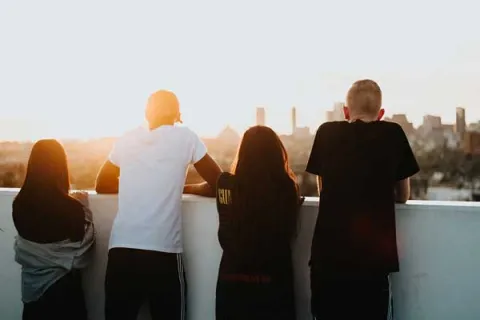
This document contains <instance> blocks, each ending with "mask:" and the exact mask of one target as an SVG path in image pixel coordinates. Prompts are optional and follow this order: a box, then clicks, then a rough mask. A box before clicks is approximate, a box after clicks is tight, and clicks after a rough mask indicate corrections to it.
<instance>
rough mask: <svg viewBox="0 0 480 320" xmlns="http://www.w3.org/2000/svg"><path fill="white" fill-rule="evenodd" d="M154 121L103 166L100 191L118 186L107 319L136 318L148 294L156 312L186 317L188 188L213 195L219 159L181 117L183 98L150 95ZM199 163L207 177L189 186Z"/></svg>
mask: <svg viewBox="0 0 480 320" xmlns="http://www.w3.org/2000/svg"><path fill="white" fill-rule="evenodd" d="M145 117H146V120H147V122H148V126H146V127H139V128H137V129H134V130H132V131H130V132H128V133H126V134H125V135H124V136H122V137H121V138H120V139H118V141H117V142H116V143H115V146H114V148H113V150H112V151H111V153H110V156H109V159H108V160H107V161H106V162H105V164H104V165H103V166H102V168H101V170H100V172H99V174H98V177H97V183H96V191H97V193H117V192H118V212H117V216H116V218H115V220H114V223H113V227H112V233H111V236H110V246H109V253H108V265H107V272H106V278H105V316H106V320H123V319H124V320H130V319H131V320H134V319H136V318H137V314H138V311H139V309H140V307H141V305H142V304H143V303H144V302H145V301H148V302H149V305H150V312H151V316H152V319H153V320H155V319H169V320H170V319H172V320H175V319H179V320H181V319H182V320H183V319H185V296H186V286H185V274H184V269H183V261H182V256H181V254H182V251H183V245H182V215H181V198H182V193H183V192H184V191H185V192H188V193H194V194H199V195H204V196H215V192H214V190H215V184H216V181H217V179H218V176H219V175H220V173H221V169H220V167H219V166H218V165H217V163H216V162H215V161H214V160H213V159H212V158H211V157H210V156H209V155H208V153H207V150H206V147H205V145H204V144H203V143H202V141H201V140H200V138H199V137H198V136H197V135H196V134H195V133H194V132H193V131H191V130H190V129H188V128H187V127H183V126H176V125H175V124H176V123H178V122H181V120H180V108H179V103H178V99H177V97H176V96H175V94H174V93H172V92H170V91H165V90H161V91H157V92H155V93H154V94H152V95H151V96H150V98H149V100H148V103H147V108H146V112H145ZM190 164H194V166H195V168H196V170H197V171H198V173H199V174H200V175H201V176H202V178H203V179H205V183H202V184H197V185H189V186H185V177H186V172H187V169H188V167H189V165H190Z"/></svg>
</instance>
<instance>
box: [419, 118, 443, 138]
mask: <svg viewBox="0 0 480 320" xmlns="http://www.w3.org/2000/svg"><path fill="white" fill-rule="evenodd" d="M441 129H442V118H441V117H438V116H432V115H426V116H424V117H423V124H422V125H421V126H420V128H419V133H420V135H422V136H427V135H429V134H430V133H432V131H434V130H435V131H437V130H441Z"/></svg>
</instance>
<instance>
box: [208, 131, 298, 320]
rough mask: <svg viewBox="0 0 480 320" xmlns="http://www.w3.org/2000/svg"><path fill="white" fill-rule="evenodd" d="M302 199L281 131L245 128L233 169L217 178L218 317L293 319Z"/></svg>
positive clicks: (231, 318)
mask: <svg viewBox="0 0 480 320" xmlns="http://www.w3.org/2000/svg"><path fill="white" fill-rule="evenodd" d="M299 204H300V198H299V195H298V187H297V184H296V181H295V177H294V174H293V172H292V171H291V169H290V167H289V165H288V159H287V154H286V151H285V149H284V147H283V145H282V143H281V141H280V139H279V138H278V136H277V135H276V134H275V132H274V131H273V130H271V129H270V128H267V127H262V126H257V127H252V128H250V129H249V130H247V132H245V134H244V137H243V139H242V142H241V144H240V148H239V151H238V154H237V160H236V161H235V164H234V169H233V172H232V173H223V174H222V175H221V176H220V178H219V180H218V183H217V209H218V214H219V222H220V223H219V229H218V239H219V242H220V245H221V246H222V249H223V254H222V260H221V263H220V268H219V275H218V282H217V296H216V319H218V320H222V319H225V320H235V319H252V320H253V319H279V320H280V319H284V320H291V319H294V318H295V307H294V294H293V268H292V256H291V241H292V239H293V237H294V235H295V232H296V221H297V216H298V210H299Z"/></svg>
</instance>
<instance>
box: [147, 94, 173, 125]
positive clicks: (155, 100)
mask: <svg viewBox="0 0 480 320" xmlns="http://www.w3.org/2000/svg"><path fill="white" fill-rule="evenodd" d="M179 112H180V106H179V102H178V99H177V96H176V95H175V93H173V92H172V91H168V90H159V91H157V92H154V93H153V94H152V95H151V96H150V97H149V98H148V103H147V107H146V109H145V117H146V118H147V120H148V121H152V120H153V119H154V118H162V117H167V118H169V117H175V116H177V114H178V113H179Z"/></svg>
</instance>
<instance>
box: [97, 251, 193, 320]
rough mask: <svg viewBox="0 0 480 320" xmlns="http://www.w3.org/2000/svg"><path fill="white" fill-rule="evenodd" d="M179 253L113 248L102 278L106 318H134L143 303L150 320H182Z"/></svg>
mask: <svg viewBox="0 0 480 320" xmlns="http://www.w3.org/2000/svg"><path fill="white" fill-rule="evenodd" d="M185 297H186V285H185V272H184V270H183V261H182V256H181V254H176V253H165V252H157V251H145V250H136V249H126V248H113V249H111V250H110V251H109V253H108V265H107V274H106V277H105V319H106V320H136V319H137V315H138V313H139V310H140V308H141V306H142V305H143V303H144V302H148V303H149V307H150V313H151V317H152V320H157V319H164V320H184V319H185V317H186V316H185V311H186V308H185Z"/></svg>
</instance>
